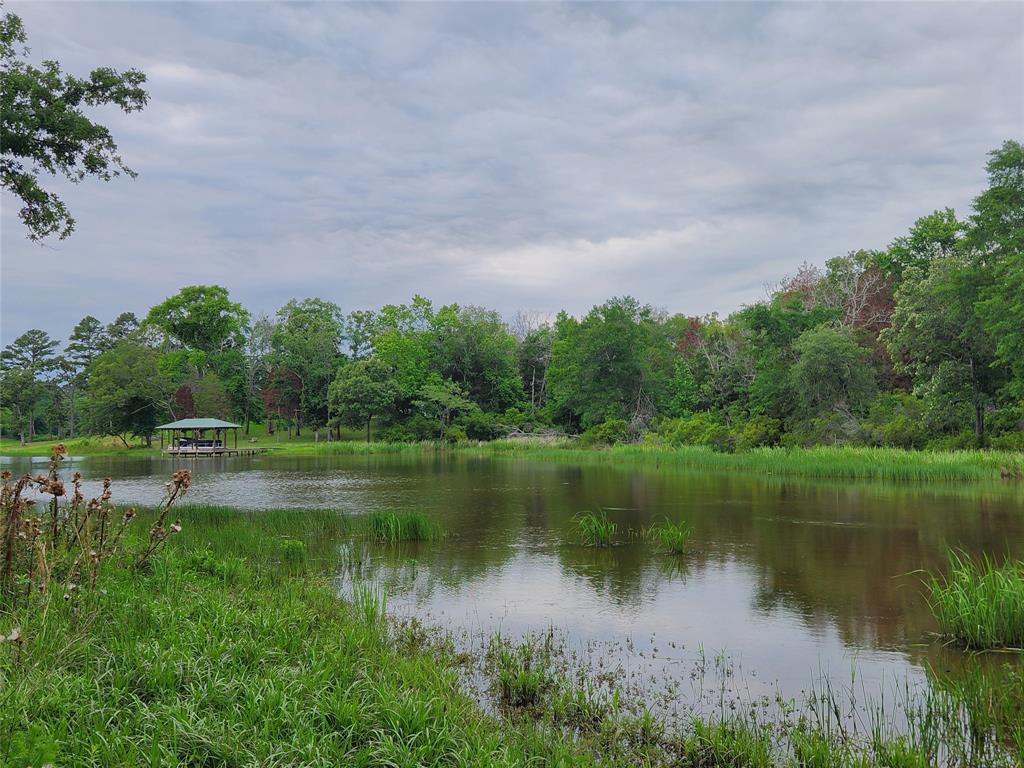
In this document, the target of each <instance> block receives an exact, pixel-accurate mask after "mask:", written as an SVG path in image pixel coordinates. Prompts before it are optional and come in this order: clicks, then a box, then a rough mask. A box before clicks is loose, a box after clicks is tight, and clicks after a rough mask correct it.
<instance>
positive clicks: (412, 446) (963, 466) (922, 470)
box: [0, 428, 1024, 482]
mask: <svg viewBox="0 0 1024 768" xmlns="http://www.w3.org/2000/svg"><path fill="white" fill-rule="evenodd" d="M350 437H351V439H343V440H341V441H332V442H327V441H326V440H325V439H321V440H320V441H319V442H314V440H313V434H312V432H309V431H308V430H307V431H306V432H305V433H304V434H303V435H302V437H300V438H295V437H293V438H291V439H289V438H287V435H286V434H284V433H281V434H278V435H266V434H265V433H263V432H262V430H261V429H259V428H254V431H253V433H252V438H251V439H252V440H253V442H250V441H249V439H248V438H243V437H242V436H240V438H239V447H242V446H243V445H244V446H245V447H262V448H266V449H268V450H269V451H271V452H273V453H282V454H288V455H325V454H326V455H374V454H396V453H403V454H423V453H427V454H437V453H444V452H459V453H468V454H480V455H508V456H522V457H524V458H537V459H544V460H559V461H566V462H586V461H597V462H601V461H603V462H613V463H617V464H618V463H635V464H641V465H642V464H652V463H653V464H655V465H659V464H661V463H666V464H672V465H677V466H681V467H689V468H693V469H700V470H716V471H717V470H728V471H741V472H747V473H752V474H759V475H784V476H794V477H808V478H820V479H873V480H886V481H899V482H978V481H990V480H996V481H998V480H1001V479H1003V480H1011V481H1020V480H1021V479H1024V453H1021V452H1010V451H980V450H973V451H948V452H945V451H943V452H939V451H909V450H902V449H899V448H863V447H817V448H756V449H754V450H752V451H747V452H742V453H719V452H717V451H714V450H712V449H711V448H707V447H704V446H682V447H680V448H669V447H664V446H658V445H648V444H640V445H616V446H613V447H611V448H581V447H579V445H578V444H577V443H576V442H571V441H564V442H562V443H555V444H552V443H550V442H531V441H528V440H495V441H493V442H490V443H479V444H478V443H472V444H465V445H459V446H445V445H441V444H438V443H434V442H422V443H381V442H375V443H366V442H362V441H360V440H359V439H358V438H357V437H356V436H354V435H353V436H350ZM321 438H323V435H321ZM55 442H56V441H40V442H36V443H33V444H31V445H28V446H21V445H19V444H18V443H17V441H16V440H10V439H3V440H0V455H2V456H42V455H45V454H47V453H48V452H49V446H51V445H52V444H54V443H55ZM64 442H65V444H66V446H67V448H68V452H69V453H70V454H71V455H97V454H122V455H140V456H141V455H157V454H158V452H159V449H158V448H152V449H146V448H144V447H137V446H133V447H132V448H130V449H125V448H124V447H123V445H121V443H120V442H119V441H117V440H116V438H75V439H74V440H66V441H64Z"/></svg>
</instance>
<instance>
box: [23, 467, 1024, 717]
mask: <svg viewBox="0 0 1024 768" xmlns="http://www.w3.org/2000/svg"><path fill="white" fill-rule="evenodd" d="M28 466H29V465H28V463H27V462H26V461H24V460H15V461H13V462H8V467H10V468H12V469H15V470H21V469H25V468H27V467H28ZM174 466H176V464H175V463H173V462H171V461H169V460H163V459H122V458H93V459H86V460H82V461H81V462H78V463H77V464H76V465H75V468H77V469H80V470H81V471H82V472H83V475H84V476H85V477H86V478H87V479H92V480H96V479H99V478H102V477H104V476H107V475H109V476H111V477H113V478H114V479H115V481H116V483H115V490H116V498H117V499H120V500H121V501H126V502H133V503H135V502H142V503H153V502H155V501H156V500H158V498H159V496H160V491H161V485H162V483H163V482H164V480H165V479H166V477H167V476H168V474H169V472H170V471H171V469H172V468H173V467H174ZM191 466H193V468H194V469H195V471H196V480H195V485H194V488H193V490H192V492H191V494H190V496H189V499H190V500H191V501H192V502H194V503H210V504H223V505H229V506H236V507H244V508H256V509H266V508H294V509H296V510H301V509H309V508H329V509H337V510H339V511H340V512H345V513H349V514H353V515H358V514H365V513H367V512H371V511H375V510H389V509H418V510H422V511H423V512H425V513H427V514H428V515H430V516H431V517H432V518H433V519H435V520H436V521H437V523H438V524H439V525H440V526H441V527H442V528H443V529H445V530H446V531H447V532H448V534H449V536H448V537H447V538H446V539H445V540H444V541H441V542H433V543H423V544H416V545H404V546H401V547H397V548H381V547H373V548H368V549H361V550H360V551H359V552H356V553H353V552H352V551H349V560H350V561H351V560H355V561H358V564H359V573H360V575H361V577H364V578H365V577H370V578H373V579H375V580H377V581H380V582H382V583H384V584H385V585H386V589H387V592H388V595H389V603H390V606H391V608H392V609H393V610H395V611H397V612H399V613H401V614H405V615H407V616H417V617H419V618H421V619H424V620H425V621H427V622H429V623H433V624H437V625H441V626H444V627H447V628H451V629H452V630H454V631H455V632H456V633H457V634H458V636H459V637H460V638H461V640H460V642H463V643H466V644H470V645H471V644H473V643H478V644H483V643H484V642H485V641H486V638H487V637H489V636H490V635H491V634H493V633H494V632H501V633H502V634H504V635H506V636H510V637H519V636H522V635H524V634H528V633H546V632H551V631H554V632H555V633H557V635H558V636H559V637H560V638H561V641H562V642H563V643H564V646H565V648H566V649H567V650H568V652H569V654H570V655H574V656H576V657H577V658H579V659H581V660H582V663H585V664H590V665H592V666H595V667H599V668H601V669H613V670H615V673H616V674H617V675H618V677H619V679H620V681H622V682H623V683H624V684H627V685H630V686H633V687H634V689H635V690H637V691H641V695H647V696H648V697H649V698H650V700H651V701H652V702H653V701H655V700H657V706H658V708H659V709H668V710H671V711H683V710H685V709H686V708H688V707H692V706H699V707H701V706H707V705H710V706H714V705H716V701H717V700H716V695H717V694H715V695H711V696H709V695H708V690H706V689H704V688H703V686H705V681H704V679H703V674H701V675H697V674H695V672H694V670H695V669H702V668H705V667H707V666H708V665H711V666H712V667H714V668H715V670H716V672H717V673H718V677H719V678H722V679H727V680H728V683H727V684H726V686H727V687H728V688H729V693H730V694H736V693H737V692H739V693H742V694H743V695H746V696H749V697H750V698H757V697H760V696H774V695H775V694H776V693H781V694H782V695H783V696H786V697H799V696H800V695H801V693H802V692H807V691H809V690H811V688H812V687H816V686H820V685H821V684H822V681H823V680H824V679H826V678H827V679H828V680H829V681H831V682H832V684H833V685H835V686H837V687H846V688H852V689H855V690H856V691H857V692H858V693H859V695H860V696H861V698H865V697H867V698H871V697H874V696H877V695H881V693H882V691H890V693H887V695H888V696H889V697H890V698H891V697H892V693H891V691H894V690H895V689H898V688H901V687H902V686H903V685H904V684H906V683H908V682H909V683H911V684H913V683H915V682H918V681H920V680H922V679H923V674H924V673H923V669H924V667H925V665H927V664H933V665H936V666H938V667H940V668H949V667H955V666H956V665H957V664H958V663H959V658H958V656H957V654H956V653H955V652H953V651H950V650H948V649H943V648H942V647H941V645H940V644H939V643H938V642H937V641H936V638H935V636H934V632H935V629H936V627H935V625H934V623H933V621H932V618H931V615H930V613H929V611H928V607H927V604H926V602H925V599H924V597H923V594H922V590H921V576H920V573H918V572H919V571H921V570H922V569H941V568H943V566H944V564H945V552H946V549H947V547H954V548H961V549H964V550H966V551H967V552H970V553H983V552H984V553H989V554H992V555H997V556H1002V555H1005V554H1010V555H1013V556H1016V557H1024V488H1022V487H1021V485H1020V484H1019V483H1018V484H1009V483H993V484H978V485H963V484H960V485H956V484H932V485H927V486H925V485H921V484H904V485H896V484H880V483H861V482H818V481H805V480H799V479H779V478H773V477H753V476H748V475H741V474H735V473H733V474H729V473H706V472H703V473H697V472H692V471H686V470H683V469H678V468H671V467H666V466H660V467H655V466H647V467H640V466H623V467H616V466H609V465H607V464H582V465H572V464H563V463H545V462H543V461H530V460H520V459H510V458H477V457H470V456H465V455H462V456H458V455H456V456H446V457H435V456H431V457H427V458H420V457H387V456H376V457H344V456H339V457H272V456H263V457H251V458H237V459H223V460H210V459H207V460H202V461H198V462H195V463H193V464H192V465H191ZM39 468H41V465H40V466H37V467H36V470H37V471H38V469H39ZM597 508H603V509H605V510H607V512H608V514H609V517H610V518H612V519H613V520H614V521H615V522H616V523H617V525H618V528H619V532H620V534H622V535H621V536H620V539H621V541H620V543H619V544H618V545H617V546H614V547H611V548H608V549H593V548H587V547H583V546H580V545H579V543H578V539H577V536H576V534H575V527H574V526H575V523H574V520H573V517H574V516H575V515H577V514H578V513H579V512H581V511H584V510H594V509H597ZM666 517H667V518H669V519H672V520H685V521H686V522H687V523H688V524H689V525H690V526H691V527H692V529H693V536H692V538H691V549H692V551H691V552H690V553H689V554H688V555H686V556H682V557H677V556H670V555H666V554H662V553H660V552H659V551H658V548H657V546H656V545H654V544H651V543H645V542H642V541H639V540H635V539H631V538H630V537H629V536H628V532H629V531H639V530H640V529H642V528H644V527H646V526H649V525H651V524H652V523H655V522H658V521H660V520H662V519H664V518H666ZM345 546H347V545H345V544H343V543H341V542H339V548H340V549H344V547H345ZM702 665H703V666H702ZM695 681H697V682H695ZM643 692H646V693H643ZM702 697H703V698H705V699H708V700H709V702H710V704H708V702H705V704H703V705H701V704H695V702H699V700H700V699H701V698H702ZM719 703H720V702H719Z"/></svg>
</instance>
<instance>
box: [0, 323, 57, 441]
mask: <svg viewBox="0 0 1024 768" xmlns="http://www.w3.org/2000/svg"><path fill="white" fill-rule="evenodd" d="M56 349H57V341H56V340H55V339H51V338H50V335H49V334H48V333H46V332H45V331H40V330H38V329H35V328H34V329H32V330H30V331H25V333H23V334H21V336H19V337H18V338H16V339H15V340H14V341H13V342H12V343H10V344H8V345H7V347H5V348H4V350H3V352H0V370H2V371H3V382H2V384H3V398H2V399H3V402H4V403H6V404H7V405H8V406H9V407H10V408H11V410H12V412H13V414H14V417H15V419H16V420H17V423H18V431H19V438H20V440H21V442H22V443H25V442H26V440H27V442H32V440H33V439H34V438H35V429H36V428H35V422H36V414H37V412H38V407H39V404H40V402H41V401H42V400H43V398H44V397H45V396H46V395H47V393H48V388H47V385H46V383H45V382H44V381H43V379H42V377H44V376H46V375H48V374H50V373H52V372H53V371H54V369H55V368H56V365H57V358H56V357H55V356H54V352H55V351H56Z"/></svg>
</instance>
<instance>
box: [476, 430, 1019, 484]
mask: <svg viewBox="0 0 1024 768" xmlns="http://www.w3.org/2000/svg"><path fill="white" fill-rule="evenodd" d="M478 450H480V451H485V452H490V453H495V454H506V455H513V456H523V457H524V458H532V457H537V458H544V459H545V460H552V459H553V460H561V461H567V462H578V461H585V460H594V461H605V462H610V463H616V464H619V463H637V464H652V463H653V464H661V463H665V464H672V465H677V466H683V467H688V468H693V469H704V470H734V471H742V472H749V473H752V474H760V475H790V476H800V477H810V478H823V479H857V478H863V479H876V480H890V481H919V482H935V481H979V480H1001V479H1007V478H1008V479H1011V480H1019V479H1021V478H1024V453H1020V452H1009V451H949V452H937V451H907V450H902V449H898V448H857V447H818V448H755V449H754V450H751V451H747V452H742V453H720V452H718V451H715V450H712V449H711V448H707V447H704V446H682V447H680V448H668V447H662V446H655V445H643V444H641V445H616V446H612V447H611V448H604V449H586V448H579V447H577V446H576V444H575V443H570V442H565V443H562V444H559V445H551V444H537V443H532V444H531V443H528V442H526V441H519V440H496V441H494V442H492V443H486V444H484V445H483V446H482V447H480V448H479V449H478Z"/></svg>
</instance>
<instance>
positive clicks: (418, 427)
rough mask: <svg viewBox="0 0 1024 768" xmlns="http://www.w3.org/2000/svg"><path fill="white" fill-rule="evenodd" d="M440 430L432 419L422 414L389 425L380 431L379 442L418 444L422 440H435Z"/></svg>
mask: <svg viewBox="0 0 1024 768" xmlns="http://www.w3.org/2000/svg"><path fill="white" fill-rule="evenodd" d="M439 434H440V428H439V427H438V424H437V422H436V421H434V420H433V419H428V418H427V417H426V416H423V415H422V414H415V415H414V416H410V417H409V418H408V419H403V420H402V421H400V422H398V423H397V424H389V425H388V426H387V427H385V428H384V429H382V430H381V431H380V437H381V440H383V441H384V442H386V443H418V442H420V441H423V440H436V439H437V437H438V435H439Z"/></svg>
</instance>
